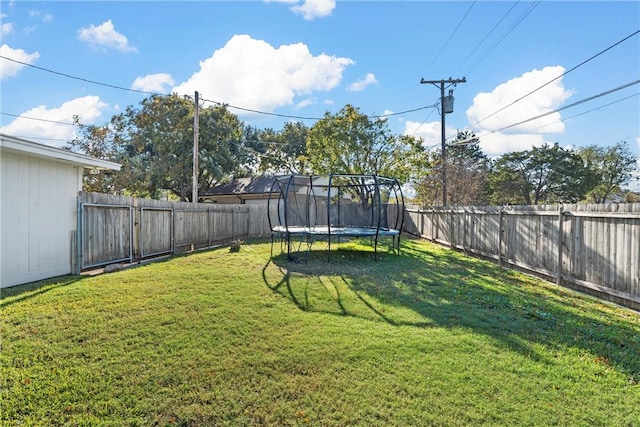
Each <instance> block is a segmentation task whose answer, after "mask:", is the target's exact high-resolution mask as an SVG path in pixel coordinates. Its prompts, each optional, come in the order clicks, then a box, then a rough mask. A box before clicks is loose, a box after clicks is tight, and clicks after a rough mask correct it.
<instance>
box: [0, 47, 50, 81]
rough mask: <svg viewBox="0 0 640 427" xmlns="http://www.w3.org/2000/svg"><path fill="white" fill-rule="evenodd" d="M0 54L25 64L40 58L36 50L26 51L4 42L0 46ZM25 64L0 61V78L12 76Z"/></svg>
mask: <svg viewBox="0 0 640 427" xmlns="http://www.w3.org/2000/svg"><path fill="white" fill-rule="evenodd" d="M0 55H2V56H4V57H7V58H11V59H15V60H16V61H20V62H24V63H25V64H32V63H34V62H35V61H36V59H38V58H40V54H39V53H38V52H34V53H27V52H25V51H24V50H22V49H12V48H11V47H9V46H8V45H6V44H3V45H2V46H0ZM24 67H26V65H23V64H19V63H17V62H13V61H7V60H2V61H0V80H4V79H7V78H9V77H13V76H15V75H16V74H18V73H19V72H20V70H22V69H23V68H24Z"/></svg>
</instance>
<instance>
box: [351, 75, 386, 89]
mask: <svg viewBox="0 0 640 427" xmlns="http://www.w3.org/2000/svg"><path fill="white" fill-rule="evenodd" d="M372 84H378V81H377V80H376V76H375V75H374V74H373V73H367V75H366V76H364V78H363V79H360V80H358V81H356V82H354V83H351V84H350V85H349V86H347V91H349V92H362V91H363V90H365V89H366V88H367V86H369V85H372Z"/></svg>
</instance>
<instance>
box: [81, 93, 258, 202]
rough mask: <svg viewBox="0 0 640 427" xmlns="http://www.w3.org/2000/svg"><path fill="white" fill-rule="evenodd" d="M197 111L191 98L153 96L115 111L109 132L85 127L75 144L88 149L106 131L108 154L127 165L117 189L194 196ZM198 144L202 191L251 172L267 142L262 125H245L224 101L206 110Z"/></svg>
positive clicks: (143, 194) (188, 198) (148, 194)
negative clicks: (262, 138) (262, 139)
mask: <svg viewBox="0 0 640 427" xmlns="http://www.w3.org/2000/svg"><path fill="white" fill-rule="evenodd" d="M194 114H195V108H194V106H193V102H192V101H191V100H189V99H186V98H183V97H180V96H178V95H175V94H173V95H168V96H160V95H153V96H151V97H149V98H145V99H144V100H142V101H141V103H140V105H139V106H138V107H133V106H129V107H127V108H126V110H125V112H123V113H121V114H119V115H116V116H114V117H113V118H112V119H111V123H110V125H109V126H108V127H106V128H104V129H106V130H105V131H104V132H103V131H100V128H95V129H94V128H93V127H84V129H85V131H84V133H82V132H81V134H82V136H81V137H80V138H79V139H78V140H76V141H75V142H74V147H75V148H77V149H79V150H80V151H83V152H88V151H87V150H88V149H89V146H90V144H91V143H92V141H93V140H94V139H95V138H94V136H96V135H97V136H100V135H102V134H104V135H105V137H104V138H105V144H106V143H108V144H107V145H109V144H110V145H109V147H110V150H111V151H110V152H109V154H108V157H107V158H109V159H110V160H113V161H116V162H119V163H121V164H123V168H122V171H121V172H120V173H119V175H118V179H116V180H114V187H113V191H115V192H119V193H124V194H131V195H135V196H141V197H153V198H158V197H160V196H161V195H162V194H163V193H165V192H167V191H168V192H170V193H171V194H173V195H174V196H175V197H177V198H179V199H180V200H183V201H191V200H192V196H193V195H192V192H193V182H192V180H193V123H194ZM80 129H81V131H82V129H83V127H81V128H80ZM101 132H102V133H101ZM198 145H199V149H198V153H199V162H198V163H199V167H198V193H199V194H201V193H203V192H204V191H205V190H207V189H209V188H210V187H212V186H214V185H216V184H218V183H220V182H223V181H225V180H229V179H231V178H233V177H234V176H236V175H238V174H247V173H249V172H250V170H251V169H252V167H254V166H255V165H256V162H257V156H256V150H257V149H259V148H260V147H261V145H260V143H259V138H258V137H257V130H255V129H253V128H249V127H247V128H245V127H244V124H243V123H242V122H241V121H240V120H238V118H237V117H236V116H235V115H233V114H231V113H230V112H229V111H228V110H227V109H226V107H224V106H213V107H207V108H201V109H200V111H199V140H198Z"/></svg>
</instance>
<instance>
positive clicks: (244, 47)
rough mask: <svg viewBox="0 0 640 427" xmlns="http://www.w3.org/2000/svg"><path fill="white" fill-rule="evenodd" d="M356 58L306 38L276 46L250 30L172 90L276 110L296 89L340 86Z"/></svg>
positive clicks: (308, 90) (299, 91)
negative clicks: (312, 45) (318, 49)
mask: <svg viewBox="0 0 640 427" xmlns="http://www.w3.org/2000/svg"><path fill="white" fill-rule="evenodd" d="M353 63H354V62H353V61H352V60H351V59H349V58H338V57H335V56H329V55H326V54H324V53H322V54H320V55H318V56H313V55H312V54H311V53H310V52H309V49H308V48H307V46H306V45H304V44H302V43H296V44H291V45H282V46H280V47H278V48H274V47H273V46H271V45H270V44H268V43H266V42H264V41H262V40H255V39H253V38H251V37H250V36H248V35H235V36H233V37H232V38H231V39H230V40H229V41H228V42H227V44H226V45H225V46H224V47H223V48H221V49H218V50H217V51H215V52H214V53H213V55H212V56H211V57H210V58H207V59H205V60H204V61H201V62H200V70H199V71H197V72H196V73H195V74H193V75H192V76H191V77H190V78H189V79H188V80H187V81H186V82H183V83H181V84H180V85H178V86H176V87H175V88H173V92H176V93H178V94H181V95H192V94H193V93H194V92H195V91H196V90H197V91H199V92H200V93H201V94H202V96H203V98H205V99H209V100H213V101H218V102H224V103H227V104H230V105H234V106H238V107H243V108H250V109H254V110H261V111H273V110H274V109H276V108H278V107H280V106H283V105H290V104H292V103H293V102H294V98H295V97H296V96H297V95H301V94H312V93H314V92H320V91H328V90H331V89H333V88H335V87H336V86H338V85H339V84H340V82H341V80H342V73H343V71H344V69H345V68H346V67H347V66H349V65H351V64H353ZM239 114H240V113H239Z"/></svg>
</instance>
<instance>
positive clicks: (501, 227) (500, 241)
mask: <svg viewBox="0 0 640 427" xmlns="http://www.w3.org/2000/svg"><path fill="white" fill-rule="evenodd" d="M503 222H504V209H500V216H499V217H498V263H499V264H500V265H501V266H503V265H504V263H503V259H502V254H503V251H502V244H503V243H504V240H503V238H502V234H503V233H504V225H503Z"/></svg>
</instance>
